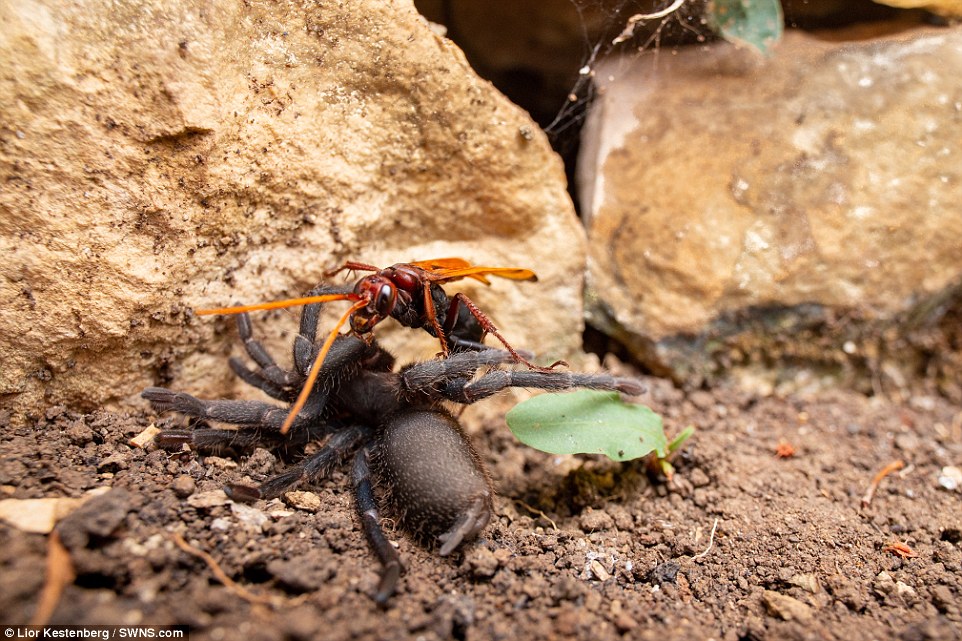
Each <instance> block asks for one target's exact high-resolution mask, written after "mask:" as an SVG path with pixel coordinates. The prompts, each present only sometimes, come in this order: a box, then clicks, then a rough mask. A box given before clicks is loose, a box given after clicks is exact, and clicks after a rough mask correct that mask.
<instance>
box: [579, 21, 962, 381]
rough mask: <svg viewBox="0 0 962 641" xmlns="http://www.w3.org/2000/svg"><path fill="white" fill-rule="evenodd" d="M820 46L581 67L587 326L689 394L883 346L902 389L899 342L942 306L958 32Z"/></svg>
mask: <svg viewBox="0 0 962 641" xmlns="http://www.w3.org/2000/svg"><path fill="white" fill-rule="evenodd" d="M879 29H880V30H884V28H883V27H879ZM863 35H864V34H863ZM835 36H836V37H835V39H834V40H827V39H826V40H821V39H819V38H818V37H817V36H815V35H807V34H803V33H799V32H793V31H789V32H788V33H786V35H785V38H784V41H783V42H781V43H779V44H778V45H777V47H776V48H775V50H774V53H773V56H772V57H771V58H770V59H767V60H765V59H761V58H760V57H756V56H754V55H752V54H751V52H749V51H747V50H740V49H737V48H735V47H733V46H731V45H729V44H726V43H715V44H712V45H710V46H701V47H692V48H687V49H683V50H680V51H679V52H678V53H677V55H666V54H665V53H664V52H661V53H660V54H655V55H645V56H640V57H631V58H618V59H611V60H608V61H606V62H605V63H602V64H600V65H598V66H597V68H596V79H597V81H598V83H599V85H600V86H599V95H600V97H599V99H598V100H597V101H596V103H595V104H594V106H593V107H592V110H591V114H590V116H589V122H588V125H587V129H586V133H585V137H584V140H583V145H582V153H581V157H580V163H579V166H580V170H579V171H580V172H581V173H580V175H579V183H580V188H581V194H582V198H583V202H582V209H583V213H584V215H585V218H586V220H587V223H588V226H589V243H590V249H589V282H588V287H589V299H588V300H589V302H588V307H589V310H588V311H589V315H590V318H591V320H592V321H593V323H594V324H596V325H597V326H599V327H601V328H603V329H604V330H605V331H607V332H608V333H610V334H611V335H613V336H615V337H617V338H618V339H620V340H621V341H622V342H624V343H625V344H626V345H627V346H628V348H629V349H630V350H632V351H633V353H634V355H635V356H636V357H638V358H639V359H640V360H642V361H643V362H645V363H646V364H647V365H648V366H649V367H650V368H651V369H652V370H654V371H657V372H662V373H670V374H672V375H673V376H674V377H675V378H676V379H680V380H688V381H690V382H692V383H693V384H697V383H698V381H700V380H704V379H706V378H712V377H714V376H716V375H717V374H718V373H719V372H720V371H724V372H727V371H730V370H731V369H734V368H736V367H739V366H741V367H743V368H744V369H743V375H745V374H747V375H749V376H753V374H752V372H753V371H754V370H753V369H752V368H764V367H765V366H766V363H767V362H769V361H778V360H779V359H783V360H782V362H804V363H813V364H828V365H830V366H831V367H835V368H837V369H838V370H844V368H846V367H853V368H854V367H856V366H858V364H859V363H866V362H868V363H872V362H878V360H879V359H880V358H881V357H880V350H883V349H884V350H888V354H890V355H891V356H892V358H891V361H889V362H887V363H883V364H882V366H881V367H880V368H879V371H881V372H885V373H887V375H888V376H889V378H890V379H892V380H895V381H896V382H899V381H901V382H902V383H904V382H905V380H906V379H905V378H902V376H904V374H905V373H908V372H911V371H912V367H913V366H914V365H915V363H913V362H912V358H911V356H912V355H913V354H916V352H914V351H911V350H912V348H911V345H908V346H907V347H905V350H906V352H904V353H896V350H897V349H899V348H898V345H899V342H898V341H899V339H900V338H902V337H904V336H905V333H906V332H909V331H911V328H912V327H928V326H932V325H936V323H935V322H934V321H938V320H939V318H941V314H944V313H945V311H946V309H948V308H950V307H951V305H952V304H953V303H954V304H959V299H960V294H959V292H960V287H959V284H960V283H962V252H960V251H959V247H962V218H960V216H959V215H958V204H959V202H962V118H960V117H959V114H960V113H962V94H960V93H959V81H958V79H959V78H960V77H962V27H951V28H944V29H923V28H918V29H914V30H909V31H907V32H906V31H903V32H900V33H898V34H896V35H890V36H886V37H879V38H875V39H870V38H869V39H860V40H852V41H848V42H846V41H844V37H845V34H844V32H842V33H839V34H835ZM842 320H844V322H841V321H842ZM927 324H928V325H927ZM946 331H948V330H946ZM808 332H810V334H809V333H808ZM813 337H819V338H818V340H816V339H815V338H813ZM923 351H924V350H923ZM923 357H924V354H922V353H921V352H919V358H920V359H921V358H923ZM945 362H946V363H949V365H948V367H954V368H958V364H955V365H952V364H951V360H946V361H945ZM902 366H904V367H905V372H903V374H900V373H899V371H898V368H899V367H902ZM832 371H835V370H832ZM754 375H758V374H754ZM942 375H943V376H944V378H945V379H946V380H958V372H955V373H954V374H953V372H943V373H942ZM953 376H954V378H953ZM855 380H859V379H855ZM860 380H861V381H863V382H864V381H868V378H866V377H864V376H862V377H861V379H860Z"/></svg>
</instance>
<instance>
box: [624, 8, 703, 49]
mask: <svg viewBox="0 0 962 641" xmlns="http://www.w3.org/2000/svg"><path fill="white" fill-rule="evenodd" d="M683 4H685V0H675V1H674V2H672V3H671V4H670V5H669V6H667V7H665V8H664V9H662V10H661V11H656V12H654V13H636V14H635V15H633V16H631V17H630V18H628V23H627V24H626V25H625V29H624V31H622V32H621V33H620V34H618V36H617V37H616V38H615V39H614V40H612V41H611V44H613V45H617V44H621V43H622V42H624V41H625V40H628V39H629V38H631V37H632V36H633V35H635V25H636V24H638V23H639V22H643V21H645V20H657V19H658V18H664V17H665V16H667V15H669V14H672V13H674V12H676V11H678V10H679V9H681V5H683Z"/></svg>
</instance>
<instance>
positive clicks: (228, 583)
mask: <svg viewBox="0 0 962 641" xmlns="http://www.w3.org/2000/svg"><path fill="white" fill-rule="evenodd" d="M171 538H172V539H173V540H174V543H176V544H177V547H179V548H180V549H181V550H183V551H184V552H186V553H187V554H190V555H191V556H196V557H197V558H198V559H201V560H203V561H204V563H206V564H207V567H209V568H210V571H211V572H213V573H214V576H215V577H216V578H217V580H218V581H220V582H221V583H222V584H223V585H224V587H225V588H227V589H228V590H230V591H231V592H233V593H234V594H236V595H237V596H239V597H240V598H242V599H244V600H245V601H247V602H248V603H252V604H255V605H273V604H274V602H273V601H272V600H271V599H270V598H268V597H266V596H261V595H259V594H254V593H253V592H251V591H250V590H248V589H247V588H245V587H244V586H243V585H241V584H239V583H237V582H236V581H234V580H233V579H232V578H230V577H229V576H227V573H226V572H224V570H223V569H222V568H221V567H220V565H219V564H218V563H217V561H216V560H215V559H214V557H212V556H211V555H210V554H208V553H207V552H204V551H203V550H201V549H199V548H196V547H194V546H193V545H191V544H190V543H188V542H187V541H186V540H184V537H182V536H181V535H180V534H179V533H178V532H173V533H172V534H171Z"/></svg>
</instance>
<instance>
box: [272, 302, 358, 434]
mask: <svg viewBox="0 0 962 641" xmlns="http://www.w3.org/2000/svg"><path fill="white" fill-rule="evenodd" d="M365 305H367V301H366V300H360V301H358V302H356V303H354V304H353V305H351V309H349V310H347V311H346V312H344V315H343V316H341V319H340V320H339V321H337V324H336V325H334V329H332V330H331V333H330V334H328V335H327V340H325V341H324V344H323V345H322V346H321V351H319V352H318V353H317V356H316V357H315V358H314V363H313V364H312V365H311V371H310V372H308V374H307V380H306V381H304V387H303V388H301V393H300V394H299V395H298V396H297V400H296V401H294V404H293V405H292V406H291V409H290V411H289V412H288V413H287V418H286V419H284V424H283V425H281V434H287V432H288V431H290V429H291V425H293V424H294V419H295V418H297V415H298V414H299V413H300V411H301V410H302V409H304V404H305V403H307V398H308V397H309V396H310V395H311V390H312V389H314V383H315V382H316V381H317V375H318V373H319V372H320V371H321V365H323V364H324V359H325V358H326V357H327V353H328V352H329V351H331V345H333V344H334V340H335V339H336V338H337V333H338V332H339V331H340V329H341V327H342V326H343V325H344V323H346V322H347V319H348V318H350V317H351V314H353V313H354V312H356V311H357V310H359V309H361V308H362V307H364V306H365Z"/></svg>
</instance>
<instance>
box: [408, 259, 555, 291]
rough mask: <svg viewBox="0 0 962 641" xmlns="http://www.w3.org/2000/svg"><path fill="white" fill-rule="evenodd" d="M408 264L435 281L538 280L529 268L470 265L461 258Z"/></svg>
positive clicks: (487, 282)
mask: <svg viewBox="0 0 962 641" xmlns="http://www.w3.org/2000/svg"><path fill="white" fill-rule="evenodd" d="M408 264H409V265H413V266H414V267H418V268H419V269H423V270H424V271H426V272H427V273H428V274H429V275H430V280H431V281H432V282H435V283H446V282H448V281H452V280H460V279H462V278H473V279H475V280H478V281H481V282H482V283H484V284H485V285H490V284H491V281H489V280H488V279H487V278H485V276H498V277H500V278H509V279H511V280H530V281H536V280H538V276H537V275H536V274H535V273H534V272H533V271H531V270H530V269H521V268H520V267H482V266H479V265H472V264H471V263H469V262H468V261H466V260H464V259H463V258H436V259H433V260H422V261H418V262H414V263H408Z"/></svg>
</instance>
